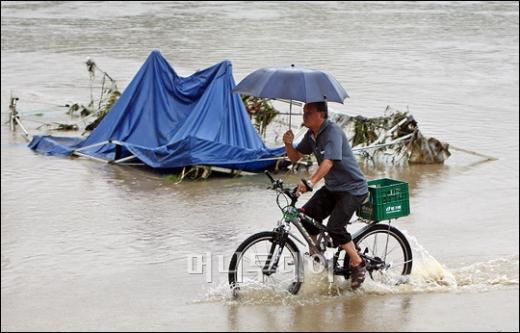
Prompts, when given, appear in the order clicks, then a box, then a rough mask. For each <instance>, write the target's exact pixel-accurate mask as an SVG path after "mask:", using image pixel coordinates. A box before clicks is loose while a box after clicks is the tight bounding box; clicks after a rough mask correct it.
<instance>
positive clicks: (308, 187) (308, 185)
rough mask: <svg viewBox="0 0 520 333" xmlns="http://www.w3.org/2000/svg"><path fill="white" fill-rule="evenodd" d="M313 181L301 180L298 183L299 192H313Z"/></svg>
mask: <svg viewBox="0 0 520 333" xmlns="http://www.w3.org/2000/svg"><path fill="white" fill-rule="evenodd" d="M312 186H313V184H312V182H311V181H310V180H305V179H302V180H301V181H300V184H298V192H300V193H302V194H303V193H305V192H311V191H312Z"/></svg>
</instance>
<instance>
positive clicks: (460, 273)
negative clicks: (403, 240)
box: [194, 231, 519, 305]
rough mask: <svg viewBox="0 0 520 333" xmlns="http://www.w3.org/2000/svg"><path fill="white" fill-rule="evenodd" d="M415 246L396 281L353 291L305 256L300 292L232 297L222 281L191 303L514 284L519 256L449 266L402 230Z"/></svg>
mask: <svg viewBox="0 0 520 333" xmlns="http://www.w3.org/2000/svg"><path fill="white" fill-rule="evenodd" d="M403 233H404V234H405V235H406V237H407V239H408V241H409V242H410V246H411V248H412V251H413V256H414V263H413V269H412V273H411V274H410V275H409V276H407V277H405V279H403V280H402V281H399V282H397V283H391V284H387V283H379V282H375V281H372V280H371V279H370V277H368V276H367V279H366V280H365V283H364V284H363V285H362V286H361V288H359V289H358V290H356V291H353V290H352V289H351V288H350V281H347V280H345V279H344V278H343V277H341V276H334V277H333V280H332V281H333V283H332V284H331V283H330V281H331V280H330V278H331V275H330V274H329V272H328V271H327V270H320V269H316V264H315V263H313V262H312V261H311V260H309V259H308V260H305V261H304V264H305V276H304V283H303V285H302V287H301V289H300V292H299V293H298V295H296V296H295V295H292V294H290V293H289V292H288V291H287V290H277V289H274V288H269V289H268V288H265V287H263V286H261V285H248V286H247V291H246V290H245V289H244V291H243V292H241V293H240V297H239V298H234V297H233V296H232V293H231V291H230V289H229V285H228V284H227V283H225V282H222V283H220V284H218V285H215V286H213V287H212V288H210V290H208V292H207V293H206V295H204V296H203V297H202V298H201V299H198V300H196V301H194V302H196V303H201V302H202V303H207V302H218V303H227V304H235V303H240V304H284V305H285V304H300V305H303V304H316V303H322V302H327V301H329V300H331V299H334V298H335V297H338V296H339V297H352V296H354V295H363V294H368V295H370V294H377V295H384V294H410V293H427V292H467V291H478V292H482V291H488V290H495V289H501V288H508V287H511V286H518V275H519V257H518V255H512V256H509V257H503V258H500V259H493V260H489V261H486V262H477V263H473V264H470V265H467V266H462V267H454V268H448V267H446V266H444V265H442V264H441V263H440V262H439V261H438V260H437V259H435V258H434V257H433V256H432V255H431V254H430V253H429V252H428V251H427V250H426V249H425V248H424V247H423V246H422V245H421V244H420V243H419V242H418V241H417V239H416V238H415V237H413V236H410V235H409V234H407V233H406V232H405V231H404V232H403Z"/></svg>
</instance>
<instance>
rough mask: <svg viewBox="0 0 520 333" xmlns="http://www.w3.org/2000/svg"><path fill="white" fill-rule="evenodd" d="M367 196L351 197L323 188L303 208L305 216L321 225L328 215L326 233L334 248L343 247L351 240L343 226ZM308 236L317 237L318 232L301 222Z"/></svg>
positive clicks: (350, 195)
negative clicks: (330, 238)
mask: <svg viewBox="0 0 520 333" xmlns="http://www.w3.org/2000/svg"><path fill="white" fill-rule="evenodd" d="M367 195H368V194H363V195H352V194H350V193H349V192H332V191H329V190H327V189H326V188H325V186H323V187H322V188H320V189H319V190H318V191H317V192H316V193H315V194H314V195H313V196H312V198H310V200H309V201H307V203H306V204H305V205H304V206H303V208H304V210H305V214H306V215H309V216H310V217H312V218H313V219H315V220H317V221H318V222H320V223H322V222H323V220H324V219H325V218H327V216H329V215H330V218H329V222H328V223H327V232H328V233H329V235H330V237H332V240H333V241H334V246H339V245H343V244H345V243H348V242H350V241H351V240H352V236H351V235H350V233H348V232H347V229H346V228H345V226H346V225H347V222H348V221H350V219H351V218H352V215H353V214H354V212H355V211H356V210H357V209H358V208H359V207H360V206H361V204H362V203H363V201H364V200H365V198H366V197H367ZM303 226H304V227H305V229H306V230H307V232H308V233H309V234H310V235H317V234H318V233H319V230H318V229H317V228H316V227H314V226H312V225H310V224H308V223H305V222H303Z"/></svg>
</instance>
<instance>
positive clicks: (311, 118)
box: [303, 104, 323, 128]
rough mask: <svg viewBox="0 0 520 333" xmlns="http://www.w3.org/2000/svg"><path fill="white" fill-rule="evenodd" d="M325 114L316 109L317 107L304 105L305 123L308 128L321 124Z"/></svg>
mask: <svg viewBox="0 0 520 333" xmlns="http://www.w3.org/2000/svg"><path fill="white" fill-rule="evenodd" d="M322 121H323V115H322V113H321V112H318V110H316V107H313V106H310V105H309V104H305V106H304V107H303V124H304V125H305V127H307V128H315V127H319V126H320V125H321V122H322Z"/></svg>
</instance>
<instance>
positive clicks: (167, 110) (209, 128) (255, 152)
mask: <svg viewBox="0 0 520 333" xmlns="http://www.w3.org/2000/svg"><path fill="white" fill-rule="evenodd" d="M234 87H235V81H234V79H233V74H232V67H231V62H229V61H223V62H221V63H218V64H216V65H214V66H211V67H209V68H207V69H204V70H201V71H198V72H197V73H195V74H193V75H191V76H189V77H180V76H178V75H177V73H176V72H175V71H174V70H173V68H172V67H171V66H170V65H169V63H168V62H167V61H166V59H165V58H164V57H163V56H162V55H161V53H160V52H159V51H157V50H154V51H152V53H151V54H150V55H149V56H148V59H147V60H146V61H145V63H144V64H143V66H142V67H141V69H140V70H139V71H138V73H137V74H136V76H135V77H134V79H133V80H132V81H131V82H130V84H129V85H128V87H127V88H126V90H125V91H124V93H123V94H122V95H121V97H120V98H119V100H118V101H117V103H116V104H115V105H114V107H113V108H112V110H111V111H110V112H109V113H108V114H107V115H106V117H105V118H104V119H103V121H102V122H101V123H100V124H99V125H98V126H97V127H96V129H95V130H94V131H93V132H92V133H91V134H90V135H89V136H88V137H87V138H85V139H83V138H72V137H56V136H34V138H33V139H32V141H31V142H30V143H29V147H30V148H31V149H33V150H35V151H38V152H41V153H45V154H48V155H58V156H69V155H73V154H74V155H81V156H87V157H91V158H98V159H102V160H104V161H115V162H117V161H127V160H131V159H135V158H137V159H138V160H140V161H141V162H143V163H145V164H147V165H148V166H150V167H152V168H164V169H170V168H181V167H185V166H191V165H215V166H221V167H225V168H230V169H240V170H246V171H257V170H263V169H266V168H269V167H272V166H274V164H275V163H276V158H277V157H280V156H282V155H283V154H284V152H285V149H284V148H283V147H280V148H276V149H269V148H267V147H266V146H265V144H264V142H263V141H262V140H261V138H260V136H259V135H258V133H257V132H256V130H255V128H254V127H253V124H252V123H251V121H250V119H249V117H248V114H247V112H246V110H245V107H244V104H243V102H242V100H241V98H240V96H239V94H237V93H233V92H232V90H233V88H234Z"/></svg>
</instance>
